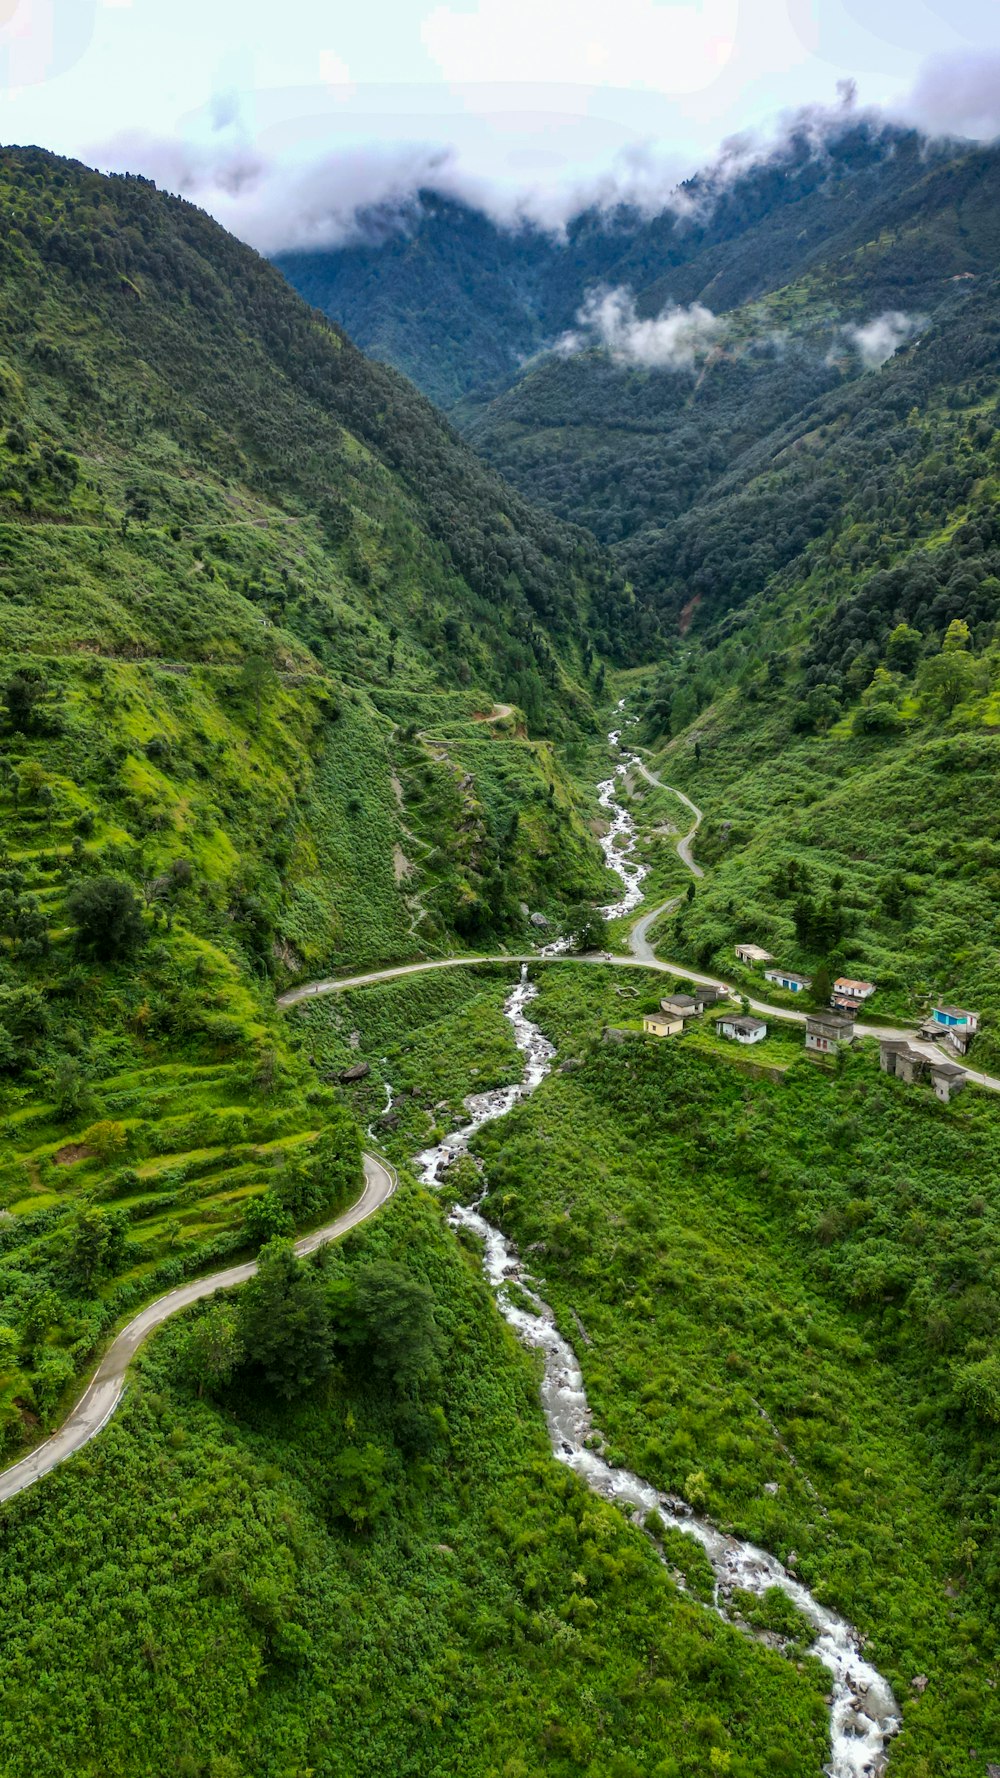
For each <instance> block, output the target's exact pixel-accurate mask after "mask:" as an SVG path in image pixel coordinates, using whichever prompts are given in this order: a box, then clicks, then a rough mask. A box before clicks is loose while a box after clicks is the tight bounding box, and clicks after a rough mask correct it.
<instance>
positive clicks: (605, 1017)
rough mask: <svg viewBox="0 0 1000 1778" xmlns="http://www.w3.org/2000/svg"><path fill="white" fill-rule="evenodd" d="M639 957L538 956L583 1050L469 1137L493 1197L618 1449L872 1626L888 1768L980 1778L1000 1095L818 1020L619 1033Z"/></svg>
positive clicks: (989, 1695) (991, 1533) (986, 1698)
mask: <svg viewBox="0 0 1000 1778" xmlns="http://www.w3.org/2000/svg"><path fill="white" fill-rule="evenodd" d="M629 979H630V978H628V976H627V975H626V974H625V973H624V972H623V971H621V970H620V969H616V970H613V971H607V972H602V971H599V970H596V969H572V968H567V967H565V966H559V967H552V968H549V969H540V970H539V971H538V982H539V989H540V992H539V998H538V1000H537V1001H536V1002H535V1005H534V1006H533V1008H532V1017H534V1018H536V1019H537V1021H538V1023H539V1024H540V1025H541V1026H542V1028H543V1030H545V1032H546V1033H547V1035H548V1036H549V1037H550V1038H551V1039H552V1040H553V1041H554V1042H555V1043H556V1044H557V1045H558V1051H559V1059H560V1060H565V1059H569V1058H575V1059H576V1061H577V1066H576V1067H575V1068H574V1069H572V1070H571V1071H566V1072H563V1071H562V1070H560V1069H559V1068H558V1067H557V1068H556V1070H555V1071H554V1072H553V1074H552V1075H551V1076H550V1077H549V1079H548V1080H547V1081H545V1083H544V1084H543V1086H542V1087H541V1088H540V1089H539V1091H538V1092H537V1094H535V1095H534V1096H533V1097H532V1098H531V1099H529V1100H528V1101H527V1102H526V1103H524V1104H523V1105H521V1106H520V1107H518V1108H517V1109H516V1110H515V1111H514V1112H513V1113H512V1114H511V1115H510V1117H508V1118H506V1119H504V1120H502V1121H500V1122H498V1123H495V1124H491V1125H488V1126H486V1127H485V1128H484V1129H483V1130H482V1131H480V1133H479V1134H478V1136H477V1138H476V1144H475V1146H476V1150H477V1152H478V1153H479V1154H480V1155H481V1156H482V1157H483V1159H484V1162H485V1173H486V1178H487V1180H488V1182H489V1192H488V1196H487V1198H486V1200H485V1204H484V1209H485V1213H486V1214H487V1216H489V1217H490V1219H491V1220H492V1221H494V1222H497V1223H499V1224H500V1225H501V1226H502V1227H503V1228H504V1229H505V1230H506V1231H507V1232H508V1233H509V1234H510V1235H511V1236H512V1237H513V1238H514V1239H515V1240H516V1241H517V1244H518V1247H519V1248H520V1250H521V1252H522V1253H528V1254H531V1255H532V1256H533V1264H534V1265H536V1266H537V1268H538V1272H539V1275H540V1276H541V1277H542V1278H543V1280H544V1283H543V1289H544V1294H545V1296H546V1298H547V1299H548V1300H549V1301H550V1302H551V1303H552V1305H553V1307H554V1309H555V1310H556V1313H557V1316H558V1319H559V1325H560V1327H561V1329H562V1331H563V1332H564V1333H565V1335H566V1336H567V1338H569V1339H570V1340H571V1341H572V1343H573V1345H574V1347H575V1350H576V1353H577V1357H578V1359H579V1361H580V1364H581V1367H582V1370H583V1375H584V1380H585V1384H586V1388H587V1393H588V1397H589V1400H590V1403H591V1406H592V1408H593V1411H594V1418H595V1424H596V1425H597V1426H599V1427H600V1428H601V1430H602V1431H603V1433H604V1434H605V1436H606V1438H607V1439H608V1442H609V1445H610V1450H611V1455H610V1461H611V1462H613V1463H618V1464H625V1465H627V1466H628V1467H630V1468H632V1469H634V1470H636V1471H638V1473H639V1474H641V1475H643V1476H644V1477H646V1478H647V1479H648V1480H650V1481H652V1482H653V1483H654V1484H655V1485H656V1486H657V1487H659V1488H663V1489H672V1490H675V1491H676V1492H677V1493H679V1494H680V1495H681V1496H682V1497H683V1498H685V1499H686V1500H688V1501H689V1502H693V1504H694V1505H695V1506H696V1507H698V1508H700V1509H701V1510H704V1511H707V1512H708V1514H709V1515H710V1516H711V1517H712V1518H713V1519H714V1520H715V1522H716V1523H720V1524H722V1525H726V1526H732V1528H733V1529H734V1531H735V1532H736V1534H737V1535H738V1536H740V1537H743V1538H749V1539H751V1540H752V1541H754V1542H757V1543H759V1544H762V1545H763V1546H764V1547H766V1548H767V1549H769V1550H772V1551H774V1552H775V1553H776V1554H777V1555H779V1556H780V1557H781V1559H782V1560H783V1561H786V1562H789V1563H791V1564H792V1566H793V1567H794V1568H795V1569H796V1572H798V1573H799V1574H800V1575H801V1576H802V1578H803V1579H804V1580H805V1582H806V1583H807V1585H808V1586H809V1587H810V1589H811V1590H812V1591H813V1593H814V1594H815V1595H816V1597H818V1598H819V1599H821V1600H823V1601H825V1602H828V1603H829V1604H831V1605H833V1606H835V1607H836V1608H837V1609H838V1610H840V1611H842V1612H844V1613H845V1614H846V1615H847V1616H848V1618H849V1619H850V1620H851V1621H852V1622H854V1623H855V1624H856V1625H857V1626H858V1627H859V1629H861V1630H862V1631H863V1632H864V1633H865V1635H866V1637H867V1641H866V1653H867V1654H868V1656H869V1657H870V1658H871V1659H872V1660H873V1661H874V1662H875V1664H876V1665H877V1666H878V1667H879V1669H880V1671H882V1672H883V1673H885V1674H886V1675H887V1677H888V1678H889V1679H890V1681H891V1683H892V1686H893V1688H894V1690H895V1692H896V1695H897V1697H898V1698H899V1699H900V1701H901V1703H902V1705H903V1718H904V1732H903V1734H902V1736H901V1738H900V1740H899V1741H898V1742H897V1743H895V1744H894V1746H893V1751H892V1756H891V1764H890V1769H891V1770H892V1771H893V1772H898V1773H899V1774H901V1775H904V1774H905V1775H906V1778H930V1775H931V1774H937V1773H938V1772H941V1771H945V1770H947V1771H949V1772H955V1773H956V1774H958V1773H961V1774H963V1778H964V1775H966V1774H967V1775H968V1778H979V1775H980V1774H981V1772H982V1768H983V1761H984V1759H988V1758H990V1757H991V1756H992V1757H995V1750H996V1749H997V1748H998V1747H1000V1712H998V1707H997V1701H996V1679H997V1673H998V1657H1000V1566H998V1548H997V1542H996V1523H995V1513H994V1501H995V1495H996V1489H997V1483H998V1476H1000V1468H998V1465H1000V1443H998V1424H1000V1395H998V1393H997V1390H996V1387H995V1385H996V1381H997V1359H996V1351H995V1337H994V1329H995V1322H996V1313H997V1307H998V1305H997V1296H996V1276H997V1257H998V1246H997V1243H998V1234H1000V1228H998V1222H997V1187H998V1179H997V1164H996V1161H997V1139H998V1119H1000V1107H998V1105H997V1102H996V1100H995V1099H994V1098H993V1097H992V1096H991V1095H987V1094H977V1093H976V1092H975V1091H974V1089H971V1088H970V1089H968V1091H967V1093H966V1095H965V1096H964V1097H963V1098H961V1099H959V1100H956V1101H955V1102H954V1104H952V1105H950V1106H947V1107H945V1106H942V1105H939V1104H938V1103H937V1102H936V1100H935V1099H934V1098H933V1096H932V1095H931V1094H929V1093H928V1091H927V1089H926V1088H921V1087H917V1086H914V1087H907V1086H904V1085H903V1084H902V1083H901V1082H897V1081H894V1080H888V1079H886V1078H885V1077H884V1076H883V1075H881V1074H880V1072H879V1069H878V1058H877V1051H876V1050H875V1047H874V1045H872V1044H869V1045H867V1046H866V1047H865V1049H864V1050H863V1051H861V1052H860V1053H856V1054H851V1055H849V1056H848V1055H845V1056H844V1057H843V1058H842V1060H841V1063H840V1065H839V1066H838V1067H837V1068H836V1069H832V1070H831V1069H829V1068H823V1067H822V1066H817V1065H816V1064H815V1063H814V1062H811V1061H809V1060H808V1059H807V1058H806V1056H805V1054H804V1051H803V1049H802V1047H801V1040H800V1039H799V1040H798V1041H796V1042H795V1043H794V1044H793V1042H792V1040H791V1039H782V1040H781V1042H782V1045H783V1051H784V1053H780V1051H778V1050H776V1051H774V1052H773V1053H772V1054H768V1055H766V1056H765V1066H763V1067H762V1066H761V1063H760V1060H759V1058H758V1057H757V1052H756V1051H755V1052H753V1054H751V1055H746V1054H743V1053H740V1052H738V1051H736V1049H735V1046H734V1045H732V1044H726V1043H725V1042H723V1041H721V1040H717V1039H716V1038H715V1035H714V1032H710V1031H705V1030H703V1029H701V1028H697V1027H695V1028H692V1029H690V1030H688V1031H686V1032H685V1033H684V1035H683V1037H680V1038H675V1039H671V1040H668V1041H660V1042H658V1041H655V1040H650V1039H644V1038H643V1037H642V1036H641V1035H636V1036H635V1037H634V1038H633V1039H632V1040H631V1041H626V1042H624V1043H602V1042H601V1041H600V1032H601V1028H602V1026H603V1025H605V1024H607V1023H611V1024H615V1025H620V1024H621V1023H622V1015H623V1011H624V1013H625V1014H626V1015H627V1016H628V1017H637V1016H638V1015H640V1014H641V1013H642V1012H643V1011H644V1010H650V1009H652V1008H653V1007H655V1006H656V1005H657V1004H658V993H657V992H656V989H655V986H652V985H651V984H650V981H649V977H648V976H644V975H643V974H642V973H640V972H638V971H637V972H636V973H635V974H634V976H632V977H631V982H632V984H633V985H634V987H635V988H636V989H637V991H638V995H637V998H636V999H635V1000H633V1001H623V1000H622V998H621V994H622V989H623V987H625V986H627V985H628V982H629ZM763 1054H764V1051H763V1048H762V1055H763ZM459 1189H463V1188H461V1187H460V1188H459ZM581 1328H582V1330H583V1333H581V1332H580V1329H581ZM921 1675H923V1677H924V1679H925V1680H926V1681H927V1683H926V1686H924V1685H923V1684H921V1685H919V1686H918V1687H917V1688H916V1689H914V1687H913V1684H912V1682H913V1681H914V1680H915V1679H919V1678H920V1676H921ZM796 1769H801V1770H802V1771H803V1772H806V1771H808V1770H809V1769H810V1767H809V1765H808V1762H807V1761H806V1760H803V1762H802V1765H801V1767H797V1768H796Z"/></svg>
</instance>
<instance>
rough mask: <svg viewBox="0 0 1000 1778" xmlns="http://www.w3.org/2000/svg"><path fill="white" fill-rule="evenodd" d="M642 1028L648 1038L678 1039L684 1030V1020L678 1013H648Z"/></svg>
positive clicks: (645, 1015)
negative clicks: (680, 1032)
mask: <svg viewBox="0 0 1000 1778" xmlns="http://www.w3.org/2000/svg"><path fill="white" fill-rule="evenodd" d="M642 1028H643V1030H644V1031H645V1033H646V1035H647V1037H676V1036H677V1034H678V1032H679V1031H683V1029H684V1020H683V1019H682V1018H680V1017H679V1016H678V1015H677V1014H676V1013H664V1012H648V1013H646V1014H644V1016H643V1021H642Z"/></svg>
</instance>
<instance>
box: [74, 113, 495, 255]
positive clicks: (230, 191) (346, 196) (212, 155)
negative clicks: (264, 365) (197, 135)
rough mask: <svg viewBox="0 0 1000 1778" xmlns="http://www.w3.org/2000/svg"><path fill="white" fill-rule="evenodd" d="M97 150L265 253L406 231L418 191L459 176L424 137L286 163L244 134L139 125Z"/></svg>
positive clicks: (113, 165) (446, 153)
mask: <svg viewBox="0 0 1000 1778" xmlns="http://www.w3.org/2000/svg"><path fill="white" fill-rule="evenodd" d="M96 158H97V161H98V164H99V165H100V166H101V167H102V168H105V169H108V170H111V171H113V172H122V173H124V172H142V173H144V174H145V175H146V176H147V177H148V178H151V179H154V180H155V181H156V183H157V185H160V186H163V187H164V188H165V189H166V190H168V191H174V192H178V193H180V195H181V196H183V197H187V198H190V199H191V200H192V201H193V202H195V203H198V204H200V205H201V207H202V208H203V209H206V210H208V211H210V213H211V214H212V215H213V216H215V217H216V218H217V219H218V221H219V222H221V223H222V224H223V226H224V227H225V228H228V229H230V230H231V231H232V232H233V234H235V235H238V236H239V237H240V239H241V240H244V241H249V242H250V244H251V245H252V246H254V247H256V248H257V249H258V251H259V252H261V253H280V252H285V251H289V250H291V249H295V248H302V249H309V248H319V247H336V246H341V245H342V244H343V243H345V242H347V241H351V240H355V239H357V238H358V237H359V236H361V235H364V236H365V237H371V236H374V235H376V234H377V233H378V232H379V230H382V231H384V232H396V233H398V232H401V231H403V230H404V229H405V228H407V227H408V226H411V225H412V222H413V221H414V219H415V217H416V214H417V208H416V205H417V193H418V192H419V191H421V190H423V189H428V188H432V189H435V190H444V191H447V189H448V187H449V184H450V183H452V182H453V180H454V174H455V167H454V156H453V154H452V153H451V151H450V150H449V149H447V148H434V147H429V146H426V145H415V146H406V145H403V146H399V147H394V148H392V149H379V148H375V147H372V148H367V147H358V148H354V149H345V150H343V151H342V152H340V153H338V154H334V155H327V156H324V157H323V158H321V159H319V160H317V161H314V162H312V163H309V164H306V165H290V164H288V163H287V162H283V161H281V160H279V159H266V158H265V157H263V156H261V155H259V154H257V153H256V152H255V151H254V150H253V149H252V148H250V147H249V146H248V145H247V144H245V143H243V142H226V143H223V142H218V143H216V142H210V143H206V144H184V143H180V142H177V141H174V140H171V139H169V138H165V137H156V136H150V135H145V134H143V133H142V132H139V131H128V132H125V133H123V134H121V135H119V136H117V137H115V138H114V139H113V140H112V141H111V142H108V143H106V144H105V145H104V146H103V147H102V148H100V149H99V150H98V152H97V156H96ZM473 201H474V200H473Z"/></svg>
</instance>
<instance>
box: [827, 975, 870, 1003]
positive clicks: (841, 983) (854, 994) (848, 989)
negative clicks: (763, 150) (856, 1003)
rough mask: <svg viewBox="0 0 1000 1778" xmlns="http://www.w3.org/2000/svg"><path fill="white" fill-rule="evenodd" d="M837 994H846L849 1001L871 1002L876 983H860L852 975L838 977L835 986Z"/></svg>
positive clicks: (834, 989)
mask: <svg viewBox="0 0 1000 1778" xmlns="http://www.w3.org/2000/svg"><path fill="white" fill-rule="evenodd" d="M833 991H834V993H835V994H845V995H846V996H847V998H848V1000H870V999H871V997H872V995H873V994H874V992H875V983H874V982H858V981H855V980H854V977H853V976H850V975H838V977H837V979H836V981H835V982H834V984H833Z"/></svg>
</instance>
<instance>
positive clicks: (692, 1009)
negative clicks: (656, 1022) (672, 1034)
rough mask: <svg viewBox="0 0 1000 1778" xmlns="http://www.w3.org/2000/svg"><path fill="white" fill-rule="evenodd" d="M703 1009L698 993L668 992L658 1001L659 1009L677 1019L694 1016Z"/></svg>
mask: <svg viewBox="0 0 1000 1778" xmlns="http://www.w3.org/2000/svg"><path fill="white" fill-rule="evenodd" d="M704 1010H705V1002H704V1001H703V1000H702V998H701V995H700V994H668V995H666V997H665V998H664V999H663V1000H661V1001H660V1011H661V1012H665V1013H667V1014H668V1015H672V1016H673V1017H674V1018H678V1019H693V1018H696V1017H697V1016H698V1014H699V1013H701V1012H704Z"/></svg>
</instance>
